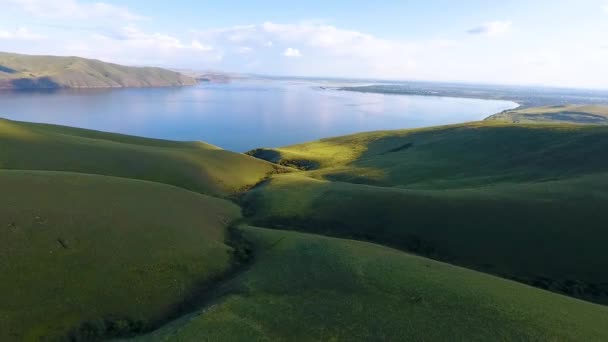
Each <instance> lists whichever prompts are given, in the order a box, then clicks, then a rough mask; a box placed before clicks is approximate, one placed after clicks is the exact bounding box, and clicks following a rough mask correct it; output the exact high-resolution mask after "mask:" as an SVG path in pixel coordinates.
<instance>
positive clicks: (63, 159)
mask: <svg viewBox="0 0 608 342" xmlns="http://www.w3.org/2000/svg"><path fill="white" fill-rule="evenodd" d="M0 146H2V149H1V150H0V168H2V169H12V170H47V171H67V172H80V173H91V174H99V175H106V176H117V177H125V178H133V179H142V180H148V181H154V182H159V183H165V184H171V185H175V186H178V187H181V188H184V189H188V190H192V191H196V192H200V193H205V194H211V195H216V196H221V197H226V196H229V195H231V194H232V193H234V192H236V191H239V190H240V189H242V188H244V187H247V186H248V185H252V184H255V183H257V182H258V181H260V180H262V179H263V178H265V177H266V176H267V175H268V174H270V173H273V172H276V171H277V170H280V168H278V167H277V166H275V165H272V164H270V163H268V162H264V161H261V160H258V159H255V158H252V157H249V156H246V155H243V154H239V153H234V152H229V151H226V150H222V149H220V148H218V147H215V146H212V145H209V144H205V143H201V142H175V141H167V140H158V139H147V138H138V137H131V136H126V135H120V134H112V133H103V132H97V131H90V130H85V129H78V128H70V127H63V126H54V125H45V124H32V123H23V122H16V121H10V120H4V119H0Z"/></svg>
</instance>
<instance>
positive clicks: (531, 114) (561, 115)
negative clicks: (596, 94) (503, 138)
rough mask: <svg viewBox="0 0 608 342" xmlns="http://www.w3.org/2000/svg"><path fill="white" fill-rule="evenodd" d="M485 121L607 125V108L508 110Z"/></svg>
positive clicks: (564, 107) (568, 107) (580, 107)
mask: <svg viewBox="0 0 608 342" xmlns="http://www.w3.org/2000/svg"><path fill="white" fill-rule="evenodd" d="M486 120H492V121H502V122H509V123H553V124H555V123H573V124H593V125H608V106H587V105H579V106H574V105H564V106H549V107H535V108H525V109H515V110H508V111H505V112H502V113H498V114H495V115H492V116H490V117H489V118H487V119H486Z"/></svg>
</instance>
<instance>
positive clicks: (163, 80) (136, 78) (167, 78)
mask: <svg viewBox="0 0 608 342" xmlns="http://www.w3.org/2000/svg"><path fill="white" fill-rule="evenodd" d="M195 83H196V81H195V80H194V79H193V78H190V77H187V76H185V75H182V74H180V73H177V72H174V71H169V70H165V69H160V68H136V67H127V66H122V65H117V64H111V63H104V62H102V61H99V60H92V59H85V58H80V57H57V56H31V55H20V54H14V53H4V52H0V89H3V88H4V89H30V88H51V89H53V88H115V87H151V86H157V87H158V86H182V85H194V84H195Z"/></svg>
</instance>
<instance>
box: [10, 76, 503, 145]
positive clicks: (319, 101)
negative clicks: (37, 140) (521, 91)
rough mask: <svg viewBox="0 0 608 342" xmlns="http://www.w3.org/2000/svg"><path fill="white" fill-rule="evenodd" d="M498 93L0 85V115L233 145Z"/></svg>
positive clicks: (253, 84)
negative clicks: (460, 95)
mask: <svg viewBox="0 0 608 342" xmlns="http://www.w3.org/2000/svg"><path fill="white" fill-rule="evenodd" d="M514 106H515V104H514V103H512V102H506V101H485V100H475V99H454V98H438V97H419V96H394V95H381V94H362V93H350V92H341V91H334V90H322V89H320V88H318V87H315V86H313V85H312V84H310V83H293V82H290V83H288V82H257V81H243V82H238V83H232V84H201V85H198V86H196V87H186V88H156V89H114V90H110V89H95V90H52V91H47V90H44V91H27V92H3V93H0V116H2V117H6V118H9V119H15V120H23V121H33V122H45V123H55V124H61V125H69V126H76V127H83V128H91V129H96V130H102V131H111V132H117V133H125V134H134V135H141V136H148V137H155V138H163V139H173V140H203V141H206V142H209V143H211V144H214V145H218V146H221V147H224V148H227V149H231V150H234V151H246V150H249V149H252V148H255V147H260V146H266V147H273V146H283V145H289V144H294V143H298V142H304V141H308V140H314V139H319V138H323V137H327V136H336V135H342V134H349V133H355V132H361V131H370V130H380V129H397V128H413V127H423V126H433V125H441V124H450V123H458V122H464V121H474V120H479V119H482V118H484V117H486V116H488V115H490V114H493V113H496V112H499V111H502V110H505V109H508V108H512V107H514Z"/></svg>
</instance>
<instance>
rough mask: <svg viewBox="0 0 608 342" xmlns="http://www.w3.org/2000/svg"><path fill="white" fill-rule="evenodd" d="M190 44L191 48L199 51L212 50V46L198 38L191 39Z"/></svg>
mask: <svg viewBox="0 0 608 342" xmlns="http://www.w3.org/2000/svg"><path fill="white" fill-rule="evenodd" d="M190 46H191V47H192V48H193V49H195V50H199V51H212V50H213V47H211V46H209V45H204V44H202V43H201V42H200V41H199V40H198V39H193V40H192V43H191V44H190Z"/></svg>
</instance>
